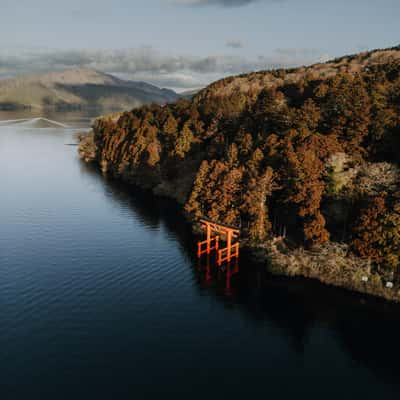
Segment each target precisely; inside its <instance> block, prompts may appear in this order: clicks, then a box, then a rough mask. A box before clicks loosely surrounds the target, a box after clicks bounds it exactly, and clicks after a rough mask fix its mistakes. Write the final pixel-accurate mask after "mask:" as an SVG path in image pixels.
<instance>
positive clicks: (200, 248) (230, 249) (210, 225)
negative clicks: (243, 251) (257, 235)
mask: <svg viewBox="0 0 400 400" xmlns="http://www.w3.org/2000/svg"><path fill="white" fill-rule="evenodd" d="M199 223H200V224H202V225H203V226H204V227H205V228H206V234H207V239H206V240H203V241H202V242H198V243H197V257H199V258H200V257H201V256H202V255H203V254H210V253H211V251H212V250H216V251H217V263H218V265H221V264H222V263H223V262H224V261H231V259H232V258H234V257H236V258H239V242H238V241H237V242H236V243H233V244H232V240H233V239H238V238H239V233H240V230H239V228H236V227H233V226H229V225H225V224H221V223H218V222H215V221H212V220H211V219H208V218H205V217H203V218H200V219H199ZM213 233H216V234H217V236H212V234H213ZM220 235H223V236H224V237H225V238H226V247H224V248H222V249H220V248H219V239H220Z"/></svg>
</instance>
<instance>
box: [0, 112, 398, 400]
mask: <svg viewBox="0 0 400 400" xmlns="http://www.w3.org/2000/svg"><path fill="white" fill-rule="evenodd" d="M20 116H21V115H18V116H16V115H11V114H5V113H3V114H0V119H2V120H5V119H12V118H15V117H20ZM50 117H52V118H53V119H56V120H58V121H61V122H65V123H67V124H68V125H69V126H70V128H55V127H53V128H36V127H35V126H32V124H29V123H26V124H21V125H19V124H11V123H6V124H4V123H3V124H0V191H1V202H0V398H1V399H2V400H5V399H13V400H14V399H28V398H29V399H52V400H54V399H92V398H93V399H122V398H129V399H159V398H185V399H200V398H201V399H232V398H240V399H243V398H244V396H247V398H249V397H250V396H257V397H258V396H260V398H270V399H278V398H279V399H293V398H296V399H299V398H307V399H321V398H323V399H338V398H344V399H350V398H352V399H354V398H357V399H358V398H360V399H369V398H379V399H399V397H400V379H399V378H400V349H399V340H400V307H399V306H395V305H391V304H389V303H385V302H382V301H379V300H375V299H371V298H368V297H363V296H358V295H353V294H350V293H347V292H345V291H341V290H338V289H333V288H327V287H325V286H322V285H319V284H318V283H315V282H310V281H305V280H301V279H293V280H290V279H285V278H273V277H271V276H269V275H268V273H267V272H266V269H265V268H264V267H263V266H259V265H255V264H254V263H251V262H250V261H249V260H248V258H247V257H246V255H243V256H242V257H241V259H240V263H239V266H238V268H239V271H238V272H236V273H235V274H233V272H235V271H234V270H233V269H232V270H231V271H230V273H229V271H228V274H227V273H226V271H223V270H219V269H218V268H216V267H215V266H213V265H212V263H211V265H210V266H209V268H208V266H207V263H206V262H205V260H203V264H202V265H198V263H197V260H196V257H195V242H194V239H193V238H192V237H191V234H190V229H189V227H188V226H187V225H186V224H185V222H184V221H183V219H182V217H181V215H180V214H179V212H178V209H177V207H176V205H175V204H174V203H171V202H168V201H165V200H160V199H156V198H154V197H152V196H151V195H149V194H145V193H142V192H141V191H139V190H137V189H133V188H127V187H126V186H124V185H121V184H118V183H116V182H111V181H108V180H107V179H105V178H104V177H102V176H101V175H100V174H99V173H97V172H96V171H94V170H93V169H91V168H89V167H87V166H86V165H84V164H83V163H82V162H80V160H79V158H78V157H77V153H76V151H77V148H76V147H75V146H68V145H66V144H69V143H73V142H74V139H73V134H74V132H75V131H76V129H74V128H80V127H87V126H88V125H89V118H88V117H87V118H83V117H82V115H75V114H63V115H52V116H50ZM230 275H231V276H230Z"/></svg>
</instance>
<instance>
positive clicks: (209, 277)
mask: <svg viewBox="0 0 400 400" xmlns="http://www.w3.org/2000/svg"><path fill="white" fill-rule="evenodd" d="M204 259H205V263H204V262H202V259H200V258H199V259H198V263H197V268H198V270H199V272H201V273H204V275H203V274H202V276H204V282H205V283H206V285H207V286H208V285H211V284H212V283H213V282H214V280H215V281H219V282H221V279H220V277H221V274H223V273H225V288H224V292H225V295H227V296H230V295H231V294H232V290H231V287H232V286H231V279H232V277H233V276H234V275H235V274H237V273H238V272H239V260H238V258H235V259H234V260H230V261H227V262H226V263H225V264H224V267H223V268H218V271H217V274H215V269H214V271H213V270H212V266H215V263H214V262H212V261H211V258H210V255H209V254H208V255H207V257H205V258H204ZM213 272H214V274H213Z"/></svg>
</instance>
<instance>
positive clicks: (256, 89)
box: [80, 48, 400, 300]
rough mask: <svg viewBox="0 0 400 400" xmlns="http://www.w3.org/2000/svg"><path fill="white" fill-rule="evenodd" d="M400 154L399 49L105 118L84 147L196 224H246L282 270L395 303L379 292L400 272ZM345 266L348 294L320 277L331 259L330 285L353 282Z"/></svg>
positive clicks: (246, 233)
mask: <svg viewBox="0 0 400 400" xmlns="http://www.w3.org/2000/svg"><path fill="white" fill-rule="evenodd" d="M399 150H400V49H399V48H393V49H388V50H377V51H373V52H366V53H361V54H358V55H354V56H346V57H343V58H341V59H337V60H334V61H331V62H328V63H325V64H317V65H313V66H310V67H302V68H297V69H292V70H276V71H263V72H254V73H250V74H245V75H241V76H236V77H230V78H226V79H223V80H221V81H218V82H216V83H214V84H212V85H210V86H209V87H207V88H205V89H203V90H202V91H200V92H199V93H198V94H197V95H196V96H195V97H194V98H193V99H192V100H179V101H178V102H176V103H174V104H170V105H167V106H165V107H160V106H155V105H153V106H145V107H142V108H139V109H134V110H132V111H131V112H126V113H123V114H122V115H121V116H120V117H119V118H118V119H115V120H111V119H107V118H105V119H100V120H98V121H97V122H96V123H95V125H94V129H93V133H92V137H91V138H87V139H86V140H85V141H83V142H82V144H81V147H80V152H81V154H82V156H83V157H84V158H86V159H87V160H94V161H96V162H97V163H98V164H99V165H100V166H101V169H102V170H103V172H105V173H108V174H110V175H112V176H114V177H117V178H121V179H123V180H125V181H128V182H132V183H134V184H137V185H140V186H144V187H147V188H150V189H152V190H154V192H155V193H159V194H164V195H168V196H172V197H175V198H176V199H177V200H178V201H179V202H181V203H182V204H183V205H184V209H185V211H186V213H187V214H188V215H189V217H190V218H193V220H194V219H195V218H196V217H198V216H200V215H204V216H207V217H209V218H212V219H215V220H218V221H221V222H225V223H228V224H234V225H240V226H241V228H242V235H243V238H244V240H245V242H246V243H247V244H249V245H250V246H252V247H254V248H256V247H260V248H264V249H266V251H267V252H268V253H269V254H270V256H271V258H273V259H275V260H276V261H277V262H280V263H281V264H282V265H283V264H287V267H286V270H287V271H286V272H287V273H295V274H302V275H306V276H314V277H318V278H319V279H321V280H323V281H326V282H328V283H333V284H340V285H343V286H346V285H347V286H348V287H351V288H353V289H357V290H361V291H367V292H370V293H374V294H380V295H384V296H385V297H390V298H393V297H396V296H397V295H396V296H394V295H387V294H384V293H380V290H381V288H383V287H384V285H385V284H386V281H387V280H393V279H394V275H395V272H396V271H397V269H398V267H399V262H400V194H399V183H400V170H399V167H398V164H399V161H400V152H399ZM282 236H285V240H284V241H282V240H280V242H279V246H277V244H276V243H277V240H276V238H277V237H280V238H281V237H282ZM298 249H302V254H303V256H302V257H303V259H302V260H300V259H299V258H301V257H300V256H298V254H297V253H296V254H297V255H296V257H297V259H296V257H294V254H295V253H294V252H295V251H297V250H298ZM327 249H328V250H327ZM329 249H332V250H329ZM338 249H340V257H339V256H338V257H337V259H336V260H335V259H334V258H332V257H330V256H329V254H331V253H332V254H333V253H334V254H338ZM324 251H325V253H324V254H328V255H327V257H326V258H327V260H325V261H323V260H322V261H321V259H319V261H316V259H315V257H314V256H313V254H314V255H315V254H317V255H318V254H322V253H323V252H324ZM326 251H328V253H326ZM330 252H331V253H330ZM288 257H289V258H290V257H292V258H290V259H291V260H292V262H288V260H289V258H288ZM293 257H294V258H293ZM313 257H314V258H313ZM328 259H329V260H328ZM332 260H333V261H332ZM340 260H342V261H343V260H344V261H343V262H344V266H343V268H347V267H348V265H350V264H351V266H352V267H351V268H352V270H351V271H350V275H351V280H352V283H351V284H349V283H348V282H347V283H343V282H342V278H340V279H336V277H334V278H332V277H331V278H332V279H326V274H327V272H326V271H327V268H328V267H327V265H326V263H327V262H328V261H329V262H336V264H335V266H334V267H332V265H331V266H330V267H329V268H331V267H332V268H334V270H333V272H332V270H330V272H329V273H330V274H331V275H334V274H336V275H337V274H339V273H342V272H343V273H345V270H342V271H340V270H338V268H339V267H338V265H339V264H340V262H342V261H340ZM346 260H347V261H349V262H348V263H347V264H348V265H347V264H346V262H347V261H346ZM339 261H340V262H339ZM350 261H351V262H350ZM296 263H297V264H296ZM313 263H314V264H315V270H318V269H320V270H321V271H322V272H321V273H320V274H319V275H318V274H317V273H315V271H311V272H310V271H309V268H310V265H314V264H313ZM345 264H346V265H345ZM291 268H292V271H290V269H291ZM335 268H336V269H335ZM357 268H359V270H357ZM324 274H325V276H324ZM360 274H361V275H362V276H363V278H362V279H363V282H365V279H368V277H369V279H370V282H371V285H377V286H376V287H379V290H378V289H376V288H375V289H368V287H367V286H365V285H364V283H363V284H361V283H360V282H359V281H360ZM349 279H350V278H349ZM354 279H356V280H357V282H355V281H354ZM378 281H379V282H378ZM389 286H390V285H389ZM382 290H383V289H382ZM393 290H394V289H393ZM396 290H397V289H396ZM378 292H379V293H378ZM385 293H386V292H385ZM392 293H393V292H392ZM396 293H397V292H396ZM397 297H399V296H397ZM399 298H400V297H399ZM397 300H398V299H397Z"/></svg>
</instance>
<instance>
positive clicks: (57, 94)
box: [0, 68, 180, 110]
mask: <svg viewBox="0 0 400 400" xmlns="http://www.w3.org/2000/svg"><path fill="white" fill-rule="evenodd" d="M179 97H180V96H179V95H178V94H177V93H175V92H174V91H173V90H169V89H160V88H158V87H156V86H153V85H150V84H148V83H144V82H134V81H125V80H122V79H119V78H116V77H115V76H112V75H109V74H105V73H102V72H99V71H96V70H93V69H87V68H75V69H70V70H65V71H62V72H51V73H47V74H43V75H26V76H21V77H17V78H14V79H8V80H3V81H0V109H20V108H37V109H43V108H56V109H84V108H91V107H97V108H102V109H105V110H123V109H131V108H134V107H137V106H140V105H143V104H148V103H159V104H162V103H166V102H171V101H174V100H176V99H178V98H179Z"/></svg>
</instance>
